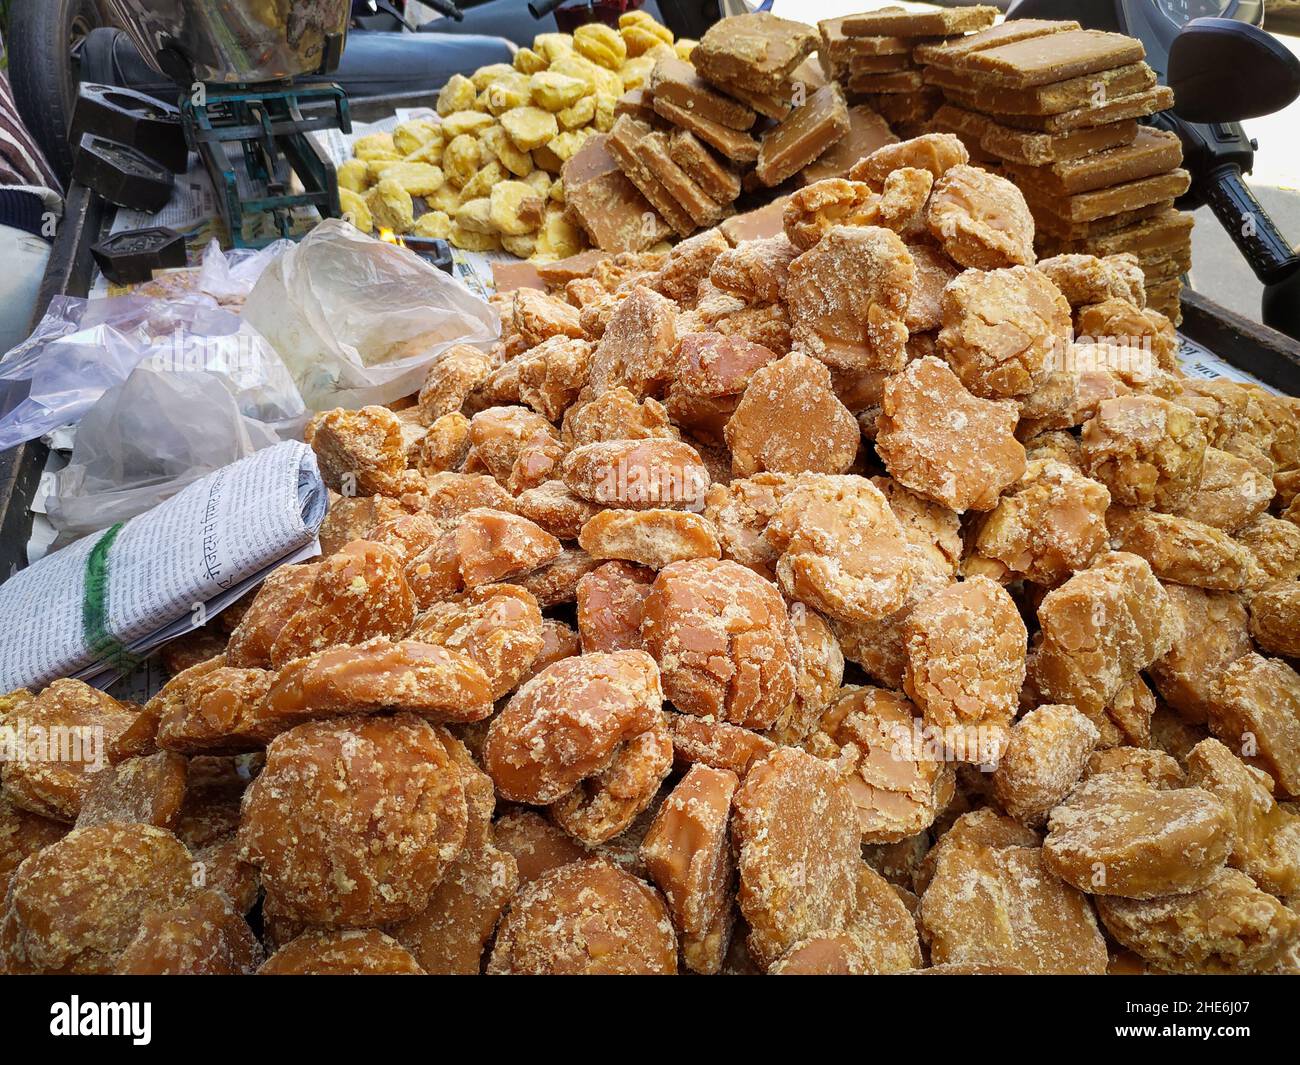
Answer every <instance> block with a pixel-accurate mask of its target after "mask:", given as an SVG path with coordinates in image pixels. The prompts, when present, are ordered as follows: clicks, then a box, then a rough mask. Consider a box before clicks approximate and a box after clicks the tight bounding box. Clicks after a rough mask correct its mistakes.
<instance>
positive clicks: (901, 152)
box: [849, 133, 970, 189]
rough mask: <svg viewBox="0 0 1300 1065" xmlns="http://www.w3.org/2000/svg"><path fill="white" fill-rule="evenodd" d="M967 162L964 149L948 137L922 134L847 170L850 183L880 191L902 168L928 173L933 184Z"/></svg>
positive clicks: (956, 139)
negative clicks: (865, 184)
mask: <svg viewBox="0 0 1300 1065" xmlns="http://www.w3.org/2000/svg"><path fill="white" fill-rule="evenodd" d="M969 162H970V153H969V152H968V151H967V150H966V146H965V145H964V144H963V143H962V142H961V141H960V140H959V139H958V138H957V137H956V136H955V135H953V134H951V133H926V134H924V135H922V136H920V137H913V138H912V139H911V140H905V141H900V142H898V143H897V144H886V145H884V147H881V148H877V149H876V150H875V151H874V152H872V153H871V154H870V155H868V156H867V157H866V158H864V159H860V160H858V161H857V162H856V163H854V164H853V166H852V167H851V168H850V169H849V177H850V178H851V179H852V180H853V181H865V182H866V183H867V184H868V185H870V186H871V187H872V188H875V189H880V188H883V187H884V184H885V181H886V179H887V178H888V177H889V175H890V174H892V173H893V172H894V171H896V170H899V169H902V168H904V167H910V168H912V169H917V170H925V171H927V172H929V173H930V174H931V175H932V176H933V177H934V179H935V180H936V181H937V180H938V179H939V178H941V177H943V176H944V174H946V173H947V172H948V171H949V170H951V169H952V168H953V167H954V166H962V165H964V164H966V163H969Z"/></svg>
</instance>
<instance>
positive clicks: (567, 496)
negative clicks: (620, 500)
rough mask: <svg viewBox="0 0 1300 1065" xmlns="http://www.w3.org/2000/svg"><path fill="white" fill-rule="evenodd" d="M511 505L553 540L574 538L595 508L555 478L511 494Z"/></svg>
mask: <svg viewBox="0 0 1300 1065" xmlns="http://www.w3.org/2000/svg"><path fill="white" fill-rule="evenodd" d="M515 507H516V509H517V510H518V511H519V514H520V515H521V516H522V517H525V518H527V519H528V520H529V521H531V522H533V523H535V524H536V525H539V526H540V527H541V528H543V529H545V530H546V531H547V532H548V533H550V534H551V535H552V536H554V537H555V538H556V539H557V540H576V539H577V538H578V533H579V532H581V531H582V527H583V525H585V524H586V523H587V522H588V521H589V520H590V519H591V518H592V517H593V516H594V515H595V514H596V513H597V511H598V510H599V508H598V507H597V506H595V505H594V504H592V503H589V502H587V500H585V499H579V498H578V497H577V496H575V495H574V494H573V493H572V492H570V491H569V490H568V488H566V487H565V485H564V482H563V481H561V480H559V479H555V480H549V481H543V482H542V483H541V484H539V485H537V487H535V488H528V489H526V490H524V491H522V492H520V493H519V495H518V496H516V497H515Z"/></svg>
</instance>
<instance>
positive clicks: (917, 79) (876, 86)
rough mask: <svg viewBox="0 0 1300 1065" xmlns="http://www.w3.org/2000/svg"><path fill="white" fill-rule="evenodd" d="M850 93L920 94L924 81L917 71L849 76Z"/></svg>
mask: <svg viewBox="0 0 1300 1065" xmlns="http://www.w3.org/2000/svg"><path fill="white" fill-rule="evenodd" d="M848 86H849V91H850V92H866V93H885V94H890V93H903V92H913V93H914V92H920V91H921V90H922V89H924V88H925V79H924V78H923V77H922V76H921V72H920V71H919V70H899V71H895V72H894V73H892V74H850V75H849V82H848Z"/></svg>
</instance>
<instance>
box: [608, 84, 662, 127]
mask: <svg viewBox="0 0 1300 1065" xmlns="http://www.w3.org/2000/svg"><path fill="white" fill-rule="evenodd" d="M651 100H652V97H651V95H650V93H649V92H647V91H646V90H645V89H629V90H628V91H627V92H625V93H624V94H623V95H622V96H620V97H619V98H618V99H617V100H616V101H614V117H615V118H617V117H618V116H619V115H631V116H632V117H633V118H639V119H640V120H641V121H642V122H648V121H649V120H650V119H651V117H652V116H653V115H654V113H655V109H654V106H653V104H652V103H651Z"/></svg>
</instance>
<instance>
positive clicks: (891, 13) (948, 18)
mask: <svg viewBox="0 0 1300 1065" xmlns="http://www.w3.org/2000/svg"><path fill="white" fill-rule="evenodd" d="M997 17H998V9H997V8H996V7H993V6H992V5H989V4H981V5H978V6H974V7H956V8H951V7H950V8H944V9H943V10H940V11H908V10H906V9H904V8H884V9H883V10H880V11H867V12H864V13H863V14H860V15H849V16H847V17H846V18H845V19H844V21H843V23H842V28H843V30H844V35H845V36H846V37H878V36H881V35H884V34H895V35H897V36H899V37H937V36H944V35H948V34H955V33H970V32H972V31H977V30H984V29H988V28H989V27H990V26H992V25H993V22H994V20H995V19H996V18H997Z"/></svg>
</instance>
